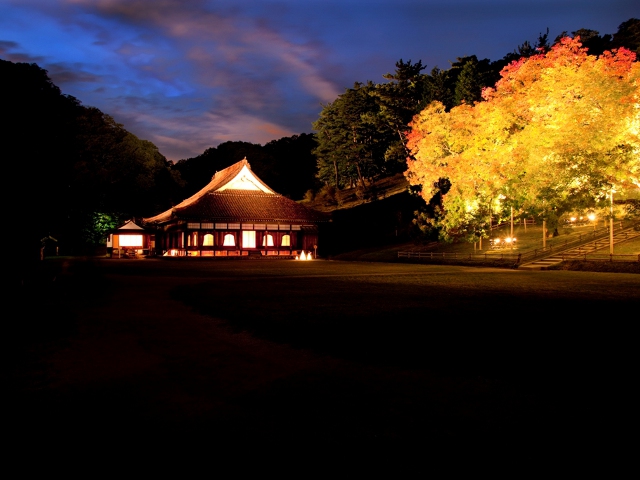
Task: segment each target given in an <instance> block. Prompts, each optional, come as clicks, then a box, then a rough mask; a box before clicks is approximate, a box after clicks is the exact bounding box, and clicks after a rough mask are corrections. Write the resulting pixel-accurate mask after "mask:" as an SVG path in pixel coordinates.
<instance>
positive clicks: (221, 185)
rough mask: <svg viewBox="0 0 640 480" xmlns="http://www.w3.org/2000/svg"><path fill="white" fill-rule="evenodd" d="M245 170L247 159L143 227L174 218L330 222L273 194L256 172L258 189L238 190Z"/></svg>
mask: <svg viewBox="0 0 640 480" xmlns="http://www.w3.org/2000/svg"><path fill="white" fill-rule="evenodd" d="M244 167H247V168H248V169H249V170H250V169H251V167H250V165H249V162H248V161H247V159H246V158H245V159H244V160H241V161H240V162H238V163H235V164H233V165H231V166H230V167H227V168H225V169H224V170H221V171H219V172H216V174H215V175H214V176H213V178H212V179H211V182H209V184H208V185H207V186H206V187H204V188H203V189H202V190H200V191H199V192H198V193H196V194H195V195H192V196H191V197H189V198H187V199H186V200H183V201H182V202H180V203H179V204H178V205H176V206H175V207H173V208H171V209H169V210H167V211H165V212H163V213H161V214H159V215H156V216H155V217H150V218H145V219H144V223H145V224H159V223H165V222H168V221H170V220H172V219H174V218H180V219H185V220H186V219H193V220H205V219H206V220H210V221H215V220H217V221H227V222H242V221H247V222H248V221H255V222H279V221H283V222H294V221H295V222H313V223H315V222H322V221H327V216H326V215H325V214H322V213H320V212H316V211H315V210H311V209H308V208H306V207H304V206H303V205H300V204H298V203H296V202H294V201H293V200H290V199H288V198H286V197H283V196H282V195H279V194H277V193H275V192H273V190H271V189H270V188H269V187H268V186H267V185H266V184H265V183H264V182H262V180H260V179H259V178H258V177H256V176H255V174H253V172H251V174H249V177H251V182H252V183H251V184H250V185H249V186H250V188H256V189H255V190H240V189H238V188H237V187H238V186H239V185H242V181H240V182H238V181H237V180H238V179H241V177H244V176H245V175H246V173H245V174H243V175H240V173H241V172H242V169H243V168H244ZM234 179H235V180H236V182H235V183H233V181H234ZM245 185H246V183H245ZM225 186H226V187H225ZM221 189H222V191H220V190H221Z"/></svg>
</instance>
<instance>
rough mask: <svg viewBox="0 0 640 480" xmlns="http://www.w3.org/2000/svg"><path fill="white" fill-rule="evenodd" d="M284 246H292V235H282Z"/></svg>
mask: <svg viewBox="0 0 640 480" xmlns="http://www.w3.org/2000/svg"><path fill="white" fill-rule="evenodd" d="M282 246H283V247H290V246H291V236H290V235H283V236H282Z"/></svg>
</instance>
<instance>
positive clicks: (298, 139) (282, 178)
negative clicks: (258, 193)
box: [172, 133, 318, 200]
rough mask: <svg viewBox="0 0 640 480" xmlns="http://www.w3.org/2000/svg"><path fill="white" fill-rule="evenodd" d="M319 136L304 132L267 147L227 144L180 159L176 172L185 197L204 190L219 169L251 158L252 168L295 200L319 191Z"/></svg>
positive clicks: (274, 186)
mask: <svg viewBox="0 0 640 480" xmlns="http://www.w3.org/2000/svg"><path fill="white" fill-rule="evenodd" d="M315 145H316V143H315V137H314V135H312V134H309V133H302V134H300V135H294V136H292V137H284V138H280V139H278V140H273V141H271V142H269V143H267V144H265V145H264V146H262V145H258V144H255V143H247V142H225V143H222V144H220V145H218V146H217V147H212V148H208V149H207V150H205V151H204V153H202V154H201V155H198V156H196V157H193V158H188V159H185V160H179V161H178V162H176V163H175V164H174V165H173V167H172V168H173V170H174V171H177V172H179V173H180V176H181V178H182V180H183V181H184V188H183V189H182V193H183V197H185V198H186V197H188V196H190V195H192V194H194V193H196V192H197V191H198V190H200V189H201V188H202V187H204V186H205V185H206V184H207V183H208V182H209V181H210V180H211V177H212V176H213V175H214V174H215V173H216V172H217V171H219V170H222V169H223V168H226V167H228V166H229V165H232V164H234V163H236V162H237V161H239V160H242V159H243V158H245V157H246V158H247V160H249V163H250V164H251V169H252V170H253V171H254V172H255V173H256V174H257V175H258V176H259V177H260V178H261V179H262V180H263V181H264V182H265V183H266V184H267V185H269V186H270V187H271V188H273V189H274V190H275V191H276V192H278V193H280V194H282V195H285V196H287V197H289V198H292V199H294V200H299V199H301V198H302V197H303V196H304V194H305V192H306V191H307V190H313V189H316V188H317V186H318V185H317V184H318V180H317V178H316V159H315V156H314V155H313V153H312V151H313V149H314V148H315Z"/></svg>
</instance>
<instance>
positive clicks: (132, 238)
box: [120, 235, 142, 247]
mask: <svg viewBox="0 0 640 480" xmlns="http://www.w3.org/2000/svg"><path fill="white" fill-rule="evenodd" d="M120 246H121V247H141V246H142V235H120Z"/></svg>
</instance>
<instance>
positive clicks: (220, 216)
mask: <svg viewBox="0 0 640 480" xmlns="http://www.w3.org/2000/svg"><path fill="white" fill-rule="evenodd" d="M174 216H175V217H178V218H181V219H185V220H191V219H193V220H195V219H202V220H204V219H206V220H211V221H220V222H285V223H290V222H309V223H316V222H323V221H327V217H326V216H325V215H324V214H322V213H320V212H316V211H315V210H311V209H309V208H306V207H305V206H303V205H300V204H299V203H296V202H294V201H293V200H291V199H289V198H287V197H283V196H282V195H278V194H268V193H264V192H256V191H253V190H226V191H224V192H213V193H208V194H206V195H204V196H203V197H201V198H200V199H199V200H198V201H197V202H195V203H192V204H191V205H188V206H185V207H182V208H175V209H174ZM175 217H174V218H175Z"/></svg>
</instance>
